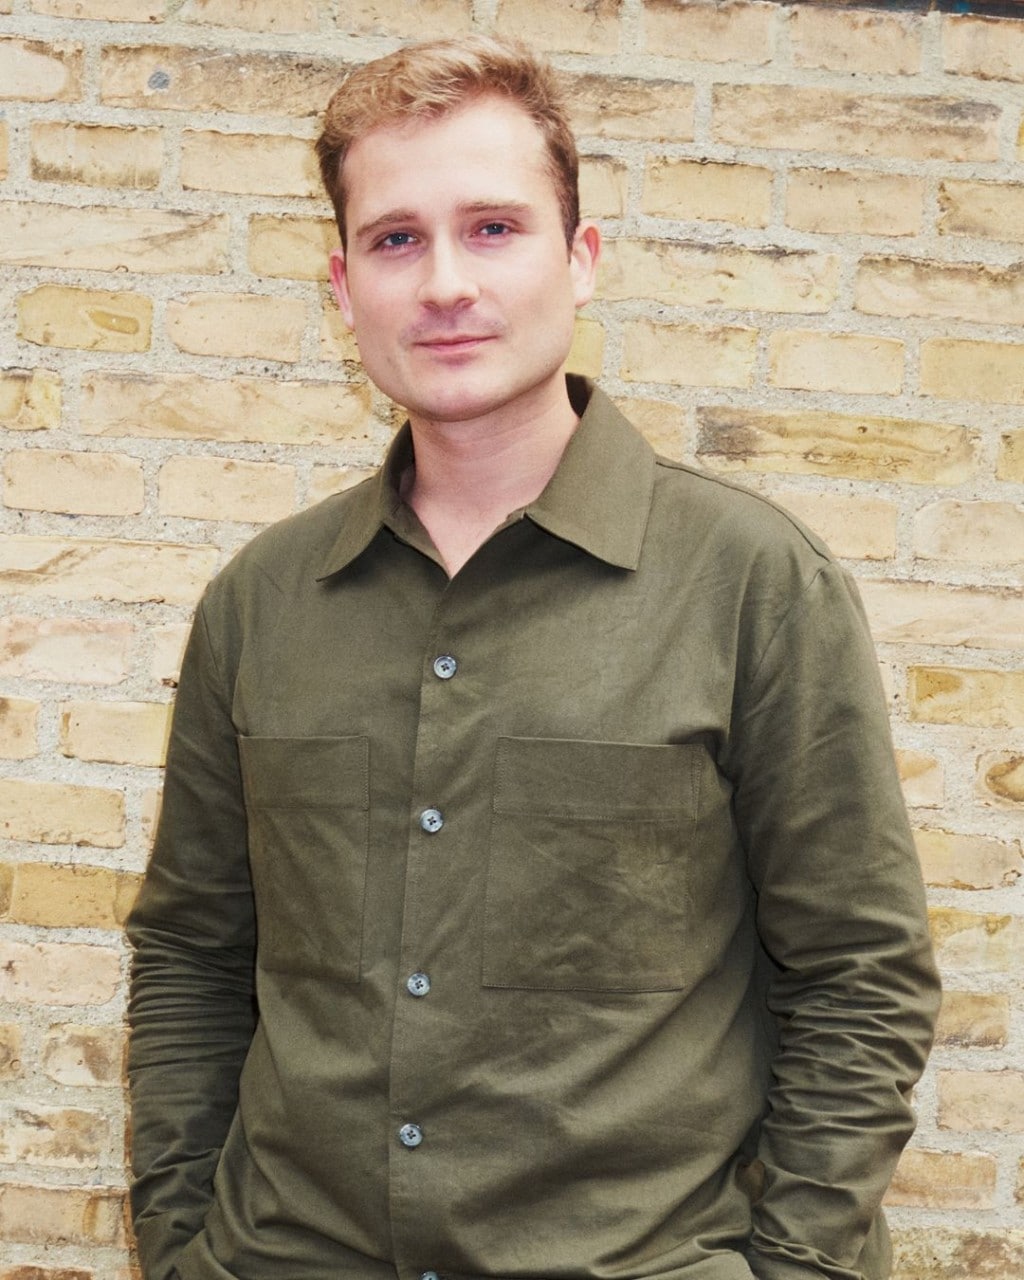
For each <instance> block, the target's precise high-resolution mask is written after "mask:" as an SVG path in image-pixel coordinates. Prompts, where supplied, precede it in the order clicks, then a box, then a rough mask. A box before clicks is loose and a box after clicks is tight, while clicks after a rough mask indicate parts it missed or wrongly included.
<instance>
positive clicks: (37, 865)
mask: <svg viewBox="0 0 1024 1280" xmlns="http://www.w3.org/2000/svg"><path fill="white" fill-rule="evenodd" d="M140 878H141V877H139V876H137V875H135V874H132V873H130V872H127V871H114V870H112V869H111V868H109V867H88V866H83V865H81V864H80V863H74V864H72V865H69V866H58V865H56V864H54V863H49V862H19V863H18V864H16V866H15V867H14V881H13V886H12V889H11V902H10V906H9V907H8V910H7V918H8V919H9V920H11V921H12V922H13V923H15V924H30V925H40V926H42V927H44V928H74V929H119V928H120V927H121V926H122V925H123V924H124V922H125V920H126V919H127V916H128V910H129V908H130V907H131V904H132V903H133V902H134V901H135V896H136V894H137V893H138V889H139V881H140Z"/></svg>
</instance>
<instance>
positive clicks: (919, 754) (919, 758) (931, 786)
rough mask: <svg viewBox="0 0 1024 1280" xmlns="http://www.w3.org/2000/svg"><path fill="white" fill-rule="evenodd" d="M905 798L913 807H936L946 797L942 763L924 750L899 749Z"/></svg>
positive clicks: (897, 761) (897, 760)
mask: <svg viewBox="0 0 1024 1280" xmlns="http://www.w3.org/2000/svg"><path fill="white" fill-rule="evenodd" d="M896 764H897V766H898V768H899V774H900V782H901V784H902V786H903V798H904V799H905V800H906V802H907V804H908V805H910V806H911V807H912V808H918V809H934V808H937V807H938V806H939V805H941V804H942V803H943V801H944V799H945V779H944V776H943V771H942V765H941V763H940V762H939V761H938V760H936V758H935V757H934V756H930V755H928V753H927V752H924V751H906V750H903V751H897V752H896Z"/></svg>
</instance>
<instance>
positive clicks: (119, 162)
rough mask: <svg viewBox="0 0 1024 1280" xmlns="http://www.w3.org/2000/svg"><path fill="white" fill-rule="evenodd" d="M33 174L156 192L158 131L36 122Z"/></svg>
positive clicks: (159, 163) (41, 178) (159, 150)
mask: <svg viewBox="0 0 1024 1280" xmlns="http://www.w3.org/2000/svg"><path fill="white" fill-rule="evenodd" d="M30 139H31V164H32V177H33V178H35V179H36V180H37V181H39V182H79V183H83V184H84V185H86V186H90V187H131V188H135V189H138V190H143V191H152V190H155V188H156V187H157V186H159V184H160V173H161V169H162V167H163V158H164V149H163V140H162V137H161V133H160V130H159V129H145V128H138V127H134V126H132V127H127V128H125V127H119V126H112V125H99V124H65V123H63V122H62V121H59V120H52V121H36V122H35V123H34V124H33V125H32V128H31V132H30Z"/></svg>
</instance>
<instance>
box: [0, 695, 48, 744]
mask: <svg viewBox="0 0 1024 1280" xmlns="http://www.w3.org/2000/svg"><path fill="white" fill-rule="evenodd" d="M38 718H39V703H38V702H31V701H30V700H29V699H28V698H3V697H0V757H2V758H3V759H5V760H28V759H30V758H31V757H32V756H34V755H35V754H36V753H37V752H38V750H39V745H38V742H37V740H36V723H37V721H38Z"/></svg>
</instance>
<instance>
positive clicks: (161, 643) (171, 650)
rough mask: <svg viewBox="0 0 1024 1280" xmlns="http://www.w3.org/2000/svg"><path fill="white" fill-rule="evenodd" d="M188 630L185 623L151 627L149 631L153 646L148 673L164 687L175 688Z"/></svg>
mask: <svg viewBox="0 0 1024 1280" xmlns="http://www.w3.org/2000/svg"><path fill="white" fill-rule="evenodd" d="M188 632H189V628H188V626H187V624H185V623H174V624H172V625H170V626H166V627H153V628H152V630H151V631H150V632H149V635H150V638H151V642H152V646H153V648H152V659H151V661H150V674H151V675H152V677H153V679H154V680H157V681H159V683H160V684H162V685H163V686H164V687H165V688H169V689H174V688H177V685H178V674H179V672H180V670H181V658H182V654H183V653H184V650H185V641H186V640H187V639H188Z"/></svg>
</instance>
